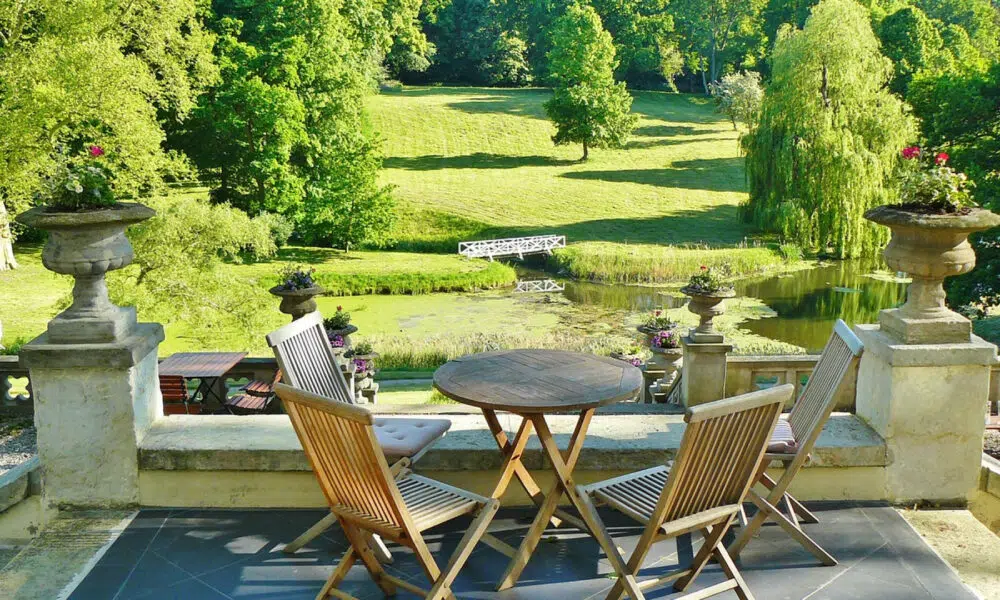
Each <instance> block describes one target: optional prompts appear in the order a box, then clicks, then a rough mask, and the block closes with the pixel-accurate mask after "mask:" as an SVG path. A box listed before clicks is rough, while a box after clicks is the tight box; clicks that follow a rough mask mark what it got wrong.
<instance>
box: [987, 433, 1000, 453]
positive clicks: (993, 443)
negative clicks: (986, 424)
mask: <svg viewBox="0 0 1000 600" xmlns="http://www.w3.org/2000/svg"><path fill="white" fill-rule="evenodd" d="M983 451H984V452H986V454H989V455H990V456H992V457H993V458H996V459H998V460H1000V431H987V432H986V443H985V444H984V445H983Z"/></svg>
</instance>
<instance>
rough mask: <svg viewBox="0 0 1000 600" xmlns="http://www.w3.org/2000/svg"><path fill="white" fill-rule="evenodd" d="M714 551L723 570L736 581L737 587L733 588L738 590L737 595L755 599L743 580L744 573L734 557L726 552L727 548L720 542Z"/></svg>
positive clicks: (735, 590) (745, 599)
mask: <svg viewBox="0 0 1000 600" xmlns="http://www.w3.org/2000/svg"><path fill="white" fill-rule="evenodd" d="M713 553H714V555H715V560H716V561H717V562H718V563H719V566H721V567H722V572H723V573H725V574H726V577H728V578H730V579H732V580H734V581H736V587H735V588H734V589H733V591H734V592H736V596H737V597H738V598H739V599H740V600H754V597H753V594H751V593H750V588H748V587H747V582H746V581H744V580H743V575H741V574H740V571H739V569H737V568H736V564H735V563H733V559H732V557H731V556H729V553H728V552H726V548H725V547H724V546H723V545H722V544H721V543H720V544H718V545H716V546H715V550H714V551H713Z"/></svg>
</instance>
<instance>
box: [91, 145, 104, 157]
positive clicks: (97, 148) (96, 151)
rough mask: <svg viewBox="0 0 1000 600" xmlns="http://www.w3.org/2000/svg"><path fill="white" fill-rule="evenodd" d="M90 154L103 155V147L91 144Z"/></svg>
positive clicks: (93, 155) (94, 155)
mask: <svg viewBox="0 0 1000 600" xmlns="http://www.w3.org/2000/svg"><path fill="white" fill-rule="evenodd" d="M89 152H90V156H92V157H93V158H97V157H98V156H104V148H101V147H100V146H91V147H90V149H89Z"/></svg>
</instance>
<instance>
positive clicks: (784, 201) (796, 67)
mask: <svg viewBox="0 0 1000 600" xmlns="http://www.w3.org/2000/svg"><path fill="white" fill-rule="evenodd" d="M772 60H773V62H772V64H773V76H772V80H771V83H770V84H769V85H768V88H767V93H766V94H765V96H764V103H763V106H762V108H761V117H760V122H759V124H758V125H757V126H756V127H755V128H754V129H752V130H751V131H750V132H749V133H748V134H747V135H746V136H745V137H744V138H743V141H742V146H743V150H744V152H745V153H746V166H747V175H748V179H749V183H750V197H749V200H748V201H747V203H746V204H745V205H744V206H743V207H742V214H743V216H744V218H745V219H747V220H749V221H750V222H753V223H755V224H756V225H757V226H758V227H760V228H761V229H765V230H771V231H774V230H777V231H779V232H780V233H782V234H783V235H784V236H785V237H786V238H788V239H789V240H792V241H795V242H797V243H799V245H801V246H803V247H807V248H815V249H818V250H820V251H826V250H830V251H832V252H833V253H834V254H835V255H836V256H838V257H849V256H859V255H871V254H874V253H875V252H876V251H877V250H878V249H879V248H881V246H882V243H883V242H884V239H885V235H886V234H885V232H883V231H880V230H879V229H878V228H876V227H875V226H873V225H871V224H869V223H867V222H866V221H865V220H864V218H863V215H864V212H865V211H866V210H867V209H869V208H871V207H873V206H877V205H880V204H884V203H886V202H887V201H888V200H890V199H891V197H892V189H893V178H892V174H893V171H894V169H895V167H896V164H897V161H898V160H899V152H900V149H901V148H902V147H904V145H906V144H907V143H909V142H910V141H912V140H913V139H914V138H915V136H916V123H915V121H914V119H913V118H912V117H911V116H910V115H909V114H908V108H907V106H906V105H905V104H904V103H903V102H902V101H901V100H899V99H898V98H896V97H895V96H894V95H892V93H890V92H889V91H888V90H887V89H886V85H887V83H888V82H889V80H890V78H891V77H892V63H891V61H889V60H888V59H886V58H885V57H884V56H882V54H881V53H880V52H879V42H878V39H877V38H876V37H875V34H874V32H873V31H872V28H871V25H870V22H869V18H868V12H867V11H866V10H865V9H864V8H863V7H862V6H860V5H859V4H857V3H856V2H854V1H853V0H823V2H820V4H819V5H817V6H816V7H815V8H814V9H813V11H812V14H811V15H810V17H809V19H808V20H807V21H806V25H805V28H804V29H802V30H793V29H790V28H787V29H785V30H783V32H782V33H781V34H780V35H779V39H778V41H777V44H776V45H775V49H774V55H773V59H772Z"/></svg>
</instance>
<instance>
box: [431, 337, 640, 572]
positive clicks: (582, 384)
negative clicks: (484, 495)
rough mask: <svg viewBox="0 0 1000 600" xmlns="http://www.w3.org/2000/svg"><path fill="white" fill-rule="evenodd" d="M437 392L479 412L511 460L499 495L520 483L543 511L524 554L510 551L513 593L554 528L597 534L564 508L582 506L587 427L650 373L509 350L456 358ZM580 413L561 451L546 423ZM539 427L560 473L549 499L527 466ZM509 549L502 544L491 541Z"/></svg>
mask: <svg viewBox="0 0 1000 600" xmlns="http://www.w3.org/2000/svg"><path fill="white" fill-rule="evenodd" d="M434 387H436V388H437V389H438V391H440V392H441V393H442V394H444V395H445V396H447V397H449V398H451V399H452V400H455V401H456V402H461V403H463V404H469V405H471V406H475V407H478V408H479V409H481V410H482V411H483V416H484V417H486V423H487V424H488V425H489V427H490V431H492V432H493V437H494V439H495V440H496V443H497V445H498V446H499V447H500V452H501V453H502V454H503V456H504V463H503V469H502V470H501V472H500V479H499V480H498V481H497V485H496V487H495V488H494V490H493V493H492V494H491V497H492V498H498V499H499V498H501V497H502V496H503V494H504V492H505V491H506V490H507V486H508V485H510V482H511V480H512V479H514V478H516V479H517V481H518V482H519V483H520V484H521V486H522V487H523V488H524V491H525V492H527V493H528V495H529V496H531V498H532V500H534V502H535V504H537V505H538V507H539V509H538V514H537V515H536V516H535V520H534V521H533V522H532V524H531V527H530V528H529V529H528V534H527V536H525V538H524V541H522V542H521V546H520V547H519V548H518V549H517V551H516V552H509V553H508V555H509V556H511V562H510V565H508V567H507V571H506V573H504V576H503V578H502V579H501V581H500V583H499V584H498V585H497V589H498V590H505V589H507V588H510V587H512V586H513V585H514V584H516V583H517V580H518V578H519V577H520V576H521V572H522V571H523V570H524V567H525V566H526V565H527V564H528V559H529V558H531V553H532V552H534V550H535V548H536V547H537V546H538V542H539V540H541V538H542V535H543V534H544V533H545V528H546V527H547V526H548V524H549V523H550V522H551V523H552V524H553V525H557V526H558V525H560V524H561V523H562V522H567V523H570V524H572V525H573V526H575V527H577V528H579V529H581V530H583V531H585V532H587V533H590V530H589V529H588V528H587V526H586V525H585V524H584V523H583V520H582V519H580V518H579V517H577V516H575V515H572V514H569V513H567V512H566V511H563V510H560V509H559V508H558V507H559V500H560V498H561V497H562V495H563V494H566V495H567V496H568V497H569V500H570V502H571V503H572V504H573V506H574V507H575V508H576V509H577V511H580V506H581V503H580V502H581V501H580V498H579V497H578V496H577V492H576V484H575V483H574V481H573V467H574V466H575V465H576V462H577V460H578V459H579V458H580V451H581V449H582V448H583V441H584V439H585V438H586V436H587V428H588V427H589V426H590V420H591V418H592V417H593V416H594V411H595V410H597V408H598V407H599V406H603V405H606V404H613V403H616V402H621V401H624V400H632V399H635V398H636V397H637V396H638V394H639V390H640V389H641V388H642V372H641V371H639V369H637V368H635V367H633V366H632V365H630V364H628V363H625V362H623V361H620V360H615V359H612V358H607V357H603V356H595V355H592V354H580V353H577V352H565V351H561V350H506V351H500V352H485V353H482V354H473V355H470V356H464V357H462V358H459V359H456V360H453V361H451V362H448V363H447V364H445V365H443V366H442V367H441V368H439V369H438V370H437V371H436V372H435V373H434ZM497 411H507V412H510V413H514V414H516V415H518V416H519V417H521V425H520V427H519V428H518V431H517V434H516V435H515V436H514V440H513V441H511V440H510V439H508V437H507V434H506V432H505V431H504V429H503V427H502V426H501V425H500V421H499V419H498V418H497ZM565 412H574V413H577V414H578V417H577V422H576V427H575V429H574V431H573V435H572V436H571V437H570V439H569V447H568V448H567V449H566V451H565V452H562V451H560V450H559V447H558V446H557V445H556V441H555V439H554V437H553V435H552V431H551V430H550V429H549V426H548V424H547V423H546V421H545V415H546V414H553V413H565ZM532 429H534V430H535V431H536V432H537V433H538V439H539V440H540V441H541V444H542V449H543V451H544V453H545V456H546V457H547V458H548V459H549V462H550V464H551V465H552V469H553V471H555V474H556V483H555V484H554V485H553V486H552V487H551V489H549V490H548V491H547V492H546V493H542V491H541V489H540V488H539V486H538V484H537V483H536V482H535V480H534V478H533V477H532V476H531V474H530V473H529V472H528V469H527V467H525V466H524V464H523V462H522V458H523V454H524V449H525V446H527V444H528V439H529V438H530V437H531V432H532ZM483 541H484V542H485V543H488V544H490V545H491V546H493V547H494V548H497V549H498V550H501V551H503V548H502V546H505V544H502V542H500V543H498V541H496V540H495V539H493V538H483Z"/></svg>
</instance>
